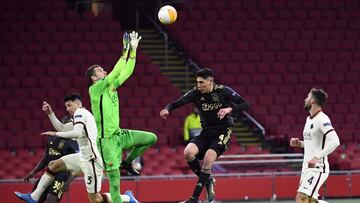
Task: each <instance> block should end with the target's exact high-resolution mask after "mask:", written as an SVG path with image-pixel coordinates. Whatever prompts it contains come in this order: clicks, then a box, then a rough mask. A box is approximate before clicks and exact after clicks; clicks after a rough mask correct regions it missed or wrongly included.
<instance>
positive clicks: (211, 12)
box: [0, 0, 360, 179]
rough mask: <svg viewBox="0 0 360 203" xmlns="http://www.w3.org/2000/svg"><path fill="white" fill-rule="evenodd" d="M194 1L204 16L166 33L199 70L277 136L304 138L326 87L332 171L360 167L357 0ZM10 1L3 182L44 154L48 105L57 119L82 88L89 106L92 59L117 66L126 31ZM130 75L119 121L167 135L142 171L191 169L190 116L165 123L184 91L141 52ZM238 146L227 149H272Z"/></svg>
mask: <svg viewBox="0 0 360 203" xmlns="http://www.w3.org/2000/svg"><path fill="white" fill-rule="evenodd" d="M189 4H191V9H193V10H196V12H193V10H187V9H189V8H188V7H186V9H185V7H184V8H183V9H182V10H179V20H178V21H177V22H176V23H175V24H174V25H172V26H170V27H167V29H168V32H169V33H170V35H171V37H172V38H173V39H176V40H178V42H179V43H178V44H179V45H180V46H181V47H182V48H183V49H184V50H185V51H186V53H187V54H188V55H189V56H191V57H192V58H193V59H195V60H196V61H197V63H198V64H200V65H201V66H209V67H212V68H214V69H215V71H216V73H217V74H218V75H217V78H216V80H217V81H218V82H220V83H224V84H227V85H230V86H232V87H233V88H234V89H236V90H237V91H239V93H240V94H241V95H242V96H244V97H245V98H246V99H248V100H249V101H250V102H251V104H252V106H251V110H250V113H251V114H252V115H253V116H254V117H255V118H256V119H257V120H258V121H260V122H261V123H262V124H263V125H264V127H265V128H266V131H267V133H268V134H269V135H274V136H277V135H284V134H285V135H288V136H289V137H292V136H295V137H301V134H302V133H301V132H302V128H303V124H304V121H305V117H306V112H304V111H303V108H302V107H303V100H304V99H305V97H306V94H307V92H308V90H309V89H310V88H311V87H313V86H317V87H323V88H325V90H326V91H327V92H328V93H329V101H328V106H327V107H326V108H325V112H327V113H329V115H330V117H331V118H332V122H333V125H334V126H335V127H336V129H337V131H338V133H339V135H340V139H341V142H342V143H345V145H343V146H342V147H341V148H340V149H338V150H337V151H336V152H335V153H333V154H332V155H331V156H330V157H329V159H330V160H332V161H331V163H334V164H333V165H332V168H337V169H359V168H360V166H359V164H358V163H359V161H358V160H357V159H356V157H358V155H359V151H360V150H359V146H358V145H356V144H355V145H353V144H351V143H353V142H358V141H359V136H357V131H356V125H355V123H358V122H359V118H360V108H358V105H359V103H360V96H359V92H360V85H359V84H358V81H359V79H360V68H359V67H360V63H359V58H360V57H359V56H360V51H359V49H360V43H359V38H360V30H359V29H360V23H359V22H360V21H359V20H360V15H359V13H360V12H359V2H358V1H352V0H350V1H337V0H324V1H260V2H259V1H252V0H244V1H236V0H230V1H216V2H213V1H212V2H211V3H209V0H197V1H192V2H191V3H189ZM2 5H3V6H2V7H1V11H2V12H1V14H0V27H1V30H2V34H1V38H0V53H1V58H0V65H1V66H2V67H3V68H2V70H4V71H3V72H4V76H5V77H3V79H2V80H1V81H0V115H1V116H2V117H3V118H6V119H3V121H2V122H0V149H1V150H0V162H1V163H8V164H3V165H2V166H4V167H2V168H1V170H0V178H10V179H11V178H23V177H24V175H26V173H27V172H29V170H30V169H31V168H32V167H33V166H34V165H35V163H36V162H37V161H38V160H39V159H40V157H41V156H42V149H43V147H44V146H45V139H44V137H42V136H40V135H39V134H40V132H42V131H43V130H47V129H50V128H51V125H50V123H49V121H48V120H47V118H46V115H44V113H43V112H41V104H42V101H43V100H46V101H48V102H49V103H50V104H51V105H52V106H53V109H54V111H55V112H57V115H58V116H61V115H65V114H66V112H65V111H64V107H63V100H62V97H63V96H64V95H65V94H66V93H69V92H80V93H82V95H83V97H84V98H85V99H84V104H85V106H86V107H87V108H89V107H90V106H89V100H88V93H87V84H86V82H87V81H86V79H85V78H84V77H83V75H84V72H85V70H86V68H87V67H88V66H90V65H92V64H94V63H97V64H100V65H102V66H104V67H105V68H106V69H107V70H108V71H109V70H110V68H111V67H112V66H113V65H114V64H115V63H116V61H117V59H118V57H119V54H120V52H121V50H122V47H121V46H122V45H121V37H122V30H123V29H122V27H121V26H120V25H119V23H118V22H116V21H114V20H112V19H111V13H108V12H103V13H100V14H99V16H97V17H96V16H94V14H93V13H92V12H84V13H82V14H80V13H78V12H76V11H74V10H69V9H66V5H65V1H62V0H56V1H51V2H46V1H39V0H37V1H31V2H30V1H29V2H23V1H20V0H14V1H7V2H2ZM34 10H36V11H37V12H33V11H34ZM20 11H21V12H20ZM140 46H141V45H140ZM134 76H135V77H131V78H130V79H129V80H128V81H127V82H126V83H125V85H124V87H122V88H120V90H119V97H120V106H121V110H120V111H121V126H122V127H124V128H132V129H142V130H150V131H155V133H157V135H158V136H159V140H158V144H157V146H156V147H155V148H151V149H150V150H149V151H147V152H146V153H145V155H144V160H145V168H144V169H143V171H142V173H143V174H144V175H163V174H191V172H190V171H189V169H188V167H187V166H186V163H185V162H184V161H183V157H182V156H183V155H182V152H183V149H184V147H183V146H181V145H176V144H179V143H180V141H181V134H182V130H181V126H182V118H183V117H184V115H185V114H186V112H182V111H176V112H174V116H172V117H170V118H169V119H168V120H167V122H166V123H165V122H164V121H162V120H160V119H159V117H158V112H159V111H160V110H161V108H162V107H163V105H164V104H166V103H167V102H169V101H171V100H172V99H173V98H175V97H177V96H179V95H180V90H178V89H177V88H175V87H174V86H172V85H171V83H170V81H169V79H168V78H167V77H165V76H164V75H162V74H161V72H160V69H159V67H158V66H157V65H154V64H151V61H150V58H149V56H147V55H146V54H144V53H142V52H141V51H140V52H139V54H138V59H137V66H136V69H135V72H134ZM144 98H145V99H144ZM169 144H171V145H175V147H174V146H171V147H168V145H169ZM233 146H235V147H231V148H230V149H229V152H228V153H230V154H246V153H254V154H255V153H269V151H268V150H264V149H261V148H258V147H249V148H243V147H240V146H237V145H233ZM10 160H11V161H10ZM158 163H164V165H161V166H160V165H159V164H158ZM14 167H16V168H17V169H18V170H16V171H14V170H13V168H14ZM219 170H220V169H219ZM221 170H222V171H223V172H239V170H236V169H233V168H226V167H225V168H224V169H221ZM274 170H275V171H277V169H271V168H264V169H262V170H254V169H247V170H241V171H242V172H254V171H265V172H271V171H274ZM284 170H290V169H284Z"/></svg>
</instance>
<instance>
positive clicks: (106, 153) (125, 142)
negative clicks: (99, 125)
mask: <svg viewBox="0 0 360 203" xmlns="http://www.w3.org/2000/svg"><path fill="white" fill-rule="evenodd" d="M97 145H98V149H99V150H100V153H101V158H102V159H103V162H104V168H105V171H112V170H115V169H119V167H120V164H121V159H122V151H123V150H127V149H130V148H132V147H134V140H133V136H131V130H128V129H119V130H118V131H116V132H115V133H114V134H113V135H112V136H110V137H109V138H98V142H97Z"/></svg>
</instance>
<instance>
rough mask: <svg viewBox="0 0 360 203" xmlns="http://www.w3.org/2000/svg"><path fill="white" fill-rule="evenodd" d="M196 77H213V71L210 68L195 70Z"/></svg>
mask: <svg viewBox="0 0 360 203" xmlns="http://www.w3.org/2000/svg"><path fill="white" fill-rule="evenodd" d="M196 77H202V78H205V79H206V78H208V77H214V71H213V70H212V69H210V68H202V69H200V70H198V71H196Z"/></svg>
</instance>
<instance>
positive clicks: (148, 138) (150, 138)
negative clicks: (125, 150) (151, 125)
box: [121, 130, 157, 175]
mask: <svg viewBox="0 0 360 203" xmlns="http://www.w3.org/2000/svg"><path fill="white" fill-rule="evenodd" d="M127 132H128V134H127V135H128V136H129V139H130V140H132V147H130V150H131V151H130V153H129V154H128V155H127V157H126V158H125V160H124V161H123V162H122V163H121V167H122V168H124V169H126V170H127V171H129V172H130V173H131V174H133V175H140V173H139V171H137V170H135V169H134V168H133V167H132V165H131V162H132V161H133V160H134V159H135V158H136V157H138V156H141V155H142V154H143V153H144V152H145V151H146V150H147V149H149V147H151V146H152V145H154V144H155V143H156V141H157V137H156V135H155V134H154V133H151V132H146V131H140V130H128V131H127Z"/></svg>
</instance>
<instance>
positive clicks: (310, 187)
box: [290, 88, 340, 203]
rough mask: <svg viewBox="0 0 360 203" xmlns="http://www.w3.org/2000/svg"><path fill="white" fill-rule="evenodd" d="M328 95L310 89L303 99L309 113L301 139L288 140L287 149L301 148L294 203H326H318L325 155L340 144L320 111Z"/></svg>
mask: <svg viewBox="0 0 360 203" xmlns="http://www.w3.org/2000/svg"><path fill="white" fill-rule="evenodd" d="M326 99H327V94H326V92H325V91H324V90H322V89H317V88H313V89H311V90H310V92H309V94H308V96H307V98H306V99H305V105H304V108H305V110H307V111H308V112H309V114H310V115H309V116H308V117H307V118H306V123H305V127H304V131H303V140H300V139H299V138H291V139H290V146H291V147H299V148H304V161H303V165H302V173H301V178H300V184H299V188H298V190H297V195H296V203H309V202H319V203H320V202H325V201H323V200H318V196H319V189H320V187H321V185H323V183H324V182H325V181H326V179H327V177H328V176H329V170H330V169H329V162H328V158H327V156H328V155H329V154H330V153H331V152H333V151H334V150H335V149H336V147H337V146H339V145H340V141H339V137H338V135H337V133H336V132H335V130H334V128H333V126H332V124H331V121H330V119H329V117H328V116H327V115H326V114H325V113H324V112H322V106H323V105H324V104H325V102H326Z"/></svg>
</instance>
